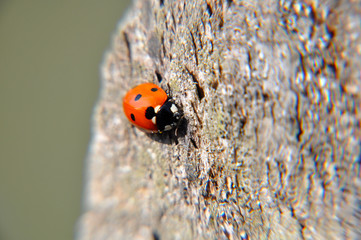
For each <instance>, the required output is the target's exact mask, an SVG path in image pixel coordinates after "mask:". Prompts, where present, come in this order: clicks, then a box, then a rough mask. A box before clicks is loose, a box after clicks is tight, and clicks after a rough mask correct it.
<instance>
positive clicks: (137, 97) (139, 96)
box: [134, 94, 142, 101]
mask: <svg viewBox="0 0 361 240" xmlns="http://www.w3.org/2000/svg"><path fill="white" fill-rule="evenodd" d="M141 97H142V94H138V95H137V96H135V98H134V101H138V100H139V99H140V98H141Z"/></svg>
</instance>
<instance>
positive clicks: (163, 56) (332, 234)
mask: <svg viewBox="0 0 361 240" xmlns="http://www.w3.org/2000/svg"><path fill="white" fill-rule="evenodd" d="M360 25H361V6H360V2H359V1H357V0H356V1H345V0H341V1H337V0H329V1H322V0H321V1H316V0H315V1H313V0H307V1H306V0H304V1H287V0H286V1H275V0H268V1H261V0H259V1H257V0H253V1H232V0H227V1H222V0H220V1H215V0H207V1H188V0H182V1H165V0H149V1H147V0H138V1H135V2H134V5H133V7H132V8H131V9H130V10H129V11H128V13H127V15H126V17H125V18H124V19H123V20H122V21H121V23H120V25H119V28H118V30H117V31H116V33H115V35H114V38H113V45H112V47H111V49H110V51H109V52H108V53H107V54H106V56H105V61H104V64H103V68H102V88H101V92H100V97H99V101H98V103H97V106H96V109H95V113H94V116H93V117H94V124H93V139H92V142H91V144H90V150H89V155H88V159H87V164H88V165H87V177H86V190H85V194H84V198H85V201H84V214H83V216H82V217H81V219H80V221H79V224H78V233H77V239H79V240H80V239H360V238H361V232H360V217H361V210H360V202H361V197H360V194H361V184H360V183H361V182H360V181H361V177H360V160H361V152H360V148H361V147H360V146H361V143H360V139H361V137H360V136H361V131H360V128H361V127H360V120H361V112H360V108H361V93H360V92H361V71H360V69H361V57H360V55H361V37H360V34H361V31H360V29H361V26H360ZM145 82H154V83H156V84H158V85H159V86H161V87H162V88H163V89H165V90H166V91H168V93H169V94H170V95H171V96H172V97H173V99H174V100H175V102H176V103H177V105H178V106H180V107H181V108H182V110H183V113H184V117H183V119H182V121H181V123H180V126H179V127H178V129H176V130H175V131H171V132H165V133H164V134H153V135H152V134H146V133H144V132H142V131H140V130H138V129H136V128H134V127H132V126H131V124H130V123H129V122H128V121H127V119H126V117H125V116H124V114H123V108H122V98H123V96H124V95H125V93H126V92H127V91H128V90H129V89H130V88H131V87H133V86H135V85H137V84H140V83H145Z"/></svg>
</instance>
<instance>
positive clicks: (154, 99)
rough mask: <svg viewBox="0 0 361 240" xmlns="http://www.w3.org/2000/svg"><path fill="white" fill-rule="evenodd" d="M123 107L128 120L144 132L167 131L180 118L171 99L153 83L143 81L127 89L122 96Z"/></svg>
mask: <svg viewBox="0 0 361 240" xmlns="http://www.w3.org/2000/svg"><path fill="white" fill-rule="evenodd" d="M123 108H124V113H125V115H126V116H127V118H128V120H129V121H130V122H131V123H132V124H134V125H135V126H136V127H138V128H140V129H142V130H143V131H146V132H153V133H154V132H159V133H162V132H163V131H169V130H171V129H172V128H174V127H175V126H176V125H177V123H178V121H179V118H180V113H179V111H178V107H177V106H176V105H175V103H174V102H173V101H172V99H171V98H170V97H168V95H167V93H166V92H165V91H164V90H163V89H161V88H160V87H158V86H157V85H155V84H153V83H143V84H140V85H138V86H136V87H134V88H132V89H131V90H129V91H128V92H127V94H126V95H125V97H124V98H123Z"/></svg>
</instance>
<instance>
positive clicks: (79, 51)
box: [0, 0, 130, 240]
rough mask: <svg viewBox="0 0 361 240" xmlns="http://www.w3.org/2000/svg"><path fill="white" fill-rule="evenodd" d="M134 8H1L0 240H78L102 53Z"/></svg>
mask: <svg viewBox="0 0 361 240" xmlns="http://www.w3.org/2000/svg"><path fill="white" fill-rule="evenodd" d="M129 2H130V0H127V1H121V0H118V1H117V0H105V1H104V0H103V1H99V0H87V1H85V0H80V1H71V0H65V1H46V0H35V1H26V0H19V1H15V0H14V1H10V0H8V1H7V0H5V1H2V0H0V239H1V240H3V239H4V240H13V239H16V240H17V239H26V240H32V239H34V240H35V239H36V240H42V239H46V240H57V239H61V240H64V239H73V238H74V230H75V224H76V221H77V220H78V218H79V215H80V211H81V197H82V196H81V194H82V185H83V173H84V169H83V167H84V159H85V156H86V152H87V147H88V143H89V140H90V123H91V114H92V111H93V106H94V103H95V102H96V99H97V96H98V90H99V75H100V74H99V69H100V63H101V61H102V58H103V53H104V51H105V50H106V49H108V48H109V47H110V44H111V36H112V34H113V33H114V32H115V29H116V26H117V23H118V21H119V19H121V17H122V15H123V12H124V10H125V7H128V6H129V5H130V3H129Z"/></svg>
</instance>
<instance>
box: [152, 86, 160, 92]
mask: <svg viewBox="0 0 361 240" xmlns="http://www.w3.org/2000/svg"><path fill="white" fill-rule="evenodd" d="M150 91H152V92H156V91H158V88H155V87H154V88H152V89H150Z"/></svg>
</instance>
